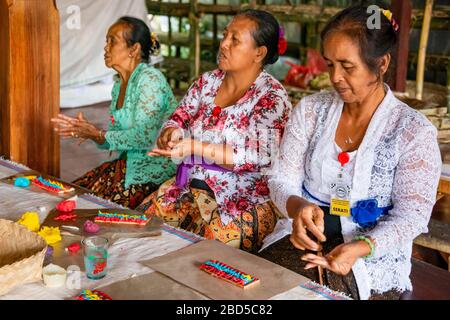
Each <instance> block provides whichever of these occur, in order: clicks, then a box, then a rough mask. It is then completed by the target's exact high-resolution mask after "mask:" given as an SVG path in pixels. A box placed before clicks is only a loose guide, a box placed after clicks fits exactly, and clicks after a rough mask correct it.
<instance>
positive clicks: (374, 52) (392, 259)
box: [260, 6, 442, 299]
mask: <svg viewBox="0 0 450 320" xmlns="http://www.w3.org/2000/svg"><path fill="white" fill-rule="evenodd" d="M369 16H370V14H369V13H367V7H363V6H357V7H351V8H347V9H345V10H343V11H341V12H340V13H338V14H337V15H336V16H335V17H333V18H332V19H331V21H330V22H329V23H328V24H327V26H326V27H325V28H324V30H323V32H322V34H321V37H322V46H323V48H322V49H323V55H324V58H325V60H326V61H327V63H328V66H329V71H330V77H331V80H332V83H333V86H334V89H335V91H333V92H323V93H318V94H315V95H312V96H308V97H306V98H304V99H303V100H302V101H301V102H300V103H299V105H298V106H297V107H296V108H294V110H293V112H292V116H291V118H290V120H289V121H288V124H287V125H286V131H285V135H284V138H283V141H282V145H281V149H280V157H279V161H278V163H277V164H276V165H275V166H274V167H273V176H272V177H271V179H270V180H269V188H270V192H271V198H272V200H273V201H274V203H275V204H276V205H277V207H278V208H279V209H280V211H281V212H282V213H283V214H284V215H285V217H286V218H288V219H282V220H280V221H279V222H278V224H277V226H276V228H275V230H274V232H273V233H272V234H271V235H269V236H268V237H266V239H265V241H264V246H263V250H262V252H260V255H261V256H263V257H265V258H267V259H269V260H272V261H275V262H277V263H280V264H282V265H285V266H286V267H288V268H290V269H293V270H294V271H297V272H299V273H302V274H304V275H306V276H308V277H310V278H312V279H315V280H316V281H319V279H320V278H322V280H323V282H324V284H325V285H327V286H329V287H331V288H332V289H335V290H339V291H343V292H346V293H347V294H349V295H351V296H352V297H353V298H356V299H398V298H399V297H400V294H401V292H403V291H405V290H411V289H412V285H411V281H410V279H409V274H410V271H411V261H410V260H411V251H412V243H413V240H414V238H415V237H417V236H418V235H419V234H421V233H423V232H426V231H427V225H428V222H429V219H430V215H431V211H432V208H433V205H434V203H435V198H436V190H437V184H438V181H439V177H440V170H441V164H442V163H441V158H440V152H439V147H438V144H437V132H436V129H435V128H434V127H433V125H432V124H431V123H430V122H429V121H428V120H427V119H426V117H425V116H423V115H422V114H420V113H419V112H417V111H415V110H413V109H411V108H410V107H408V106H407V105H406V104H404V103H402V102H401V101H399V100H398V99H397V98H396V97H394V95H393V93H392V92H391V90H390V89H389V87H388V86H387V85H386V84H384V82H383V78H384V77H385V75H386V72H387V70H388V67H389V65H390V64H391V63H390V62H391V58H392V56H391V50H392V49H393V48H394V47H395V43H396V37H397V35H396V31H397V29H398V26H397V25H396V24H395V21H394V20H393V19H392V15H391V13H390V12H389V11H386V10H380V20H379V21H380V25H379V26H378V28H377V26H375V28H374V29H369V28H368V24H367V20H368V18H369ZM287 177H289V178H288V179H287ZM298 249H300V250H301V251H299V250H298ZM305 249H306V250H307V252H305V251H303V250H305ZM319 274H322V276H320V277H319Z"/></svg>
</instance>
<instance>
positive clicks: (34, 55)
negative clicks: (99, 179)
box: [0, 0, 60, 176]
mask: <svg viewBox="0 0 450 320" xmlns="http://www.w3.org/2000/svg"><path fill="white" fill-rule="evenodd" d="M0 25H1V29H0V30H1V32H0V52H1V54H0V66H1V72H0V114H1V115H0V119H1V123H0V126H1V144H0V154H1V155H3V156H6V157H7V158H9V159H11V160H13V161H17V162H20V163H23V164H25V165H27V166H29V167H30V168H32V169H35V170H38V171H41V172H43V173H48V174H51V175H54V176H58V175H59V157H60V156H59V137H58V136H57V135H56V134H55V133H54V131H53V128H52V125H51V122H50V119H51V118H52V117H54V116H56V115H57V114H58V113H59V14H58V10H57V8H56V4H55V0H39V1H27V0H0Z"/></svg>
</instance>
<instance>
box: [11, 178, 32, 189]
mask: <svg viewBox="0 0 450 320" xmlns="http://www.w3.org/2000/svg"><path fill="white" fill-rule="evenodd" d="M14 186H15V187H20V188H26V187H29V186H30V180H28V179H27V178H23V177H18V178H16V179H15V180H14Z"/></svg>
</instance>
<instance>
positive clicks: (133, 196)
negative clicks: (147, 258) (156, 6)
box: [52, 17, 177, 209]
mask: <svg viewBox="0 0 450 320" xmlns="http://www.w3.org/2000/svg"><path fill="white" fill-rule="evenodd" d="M106 40H107V43H106V46H105V64H106V66H107V67H109V68H113V69H114V70H116V71H117V72H118V75H117V76H116V77H115V84H114V87H113V90H112V102H111V106H110V121H109V123H108V131H104V130H102V129H99V128H96V127H95V126H94V125H93V124H91V123H90V122H88V121H87V120H85V119H84V117H83V115H82V114H81V113H80V115H79V116H78V118H76V119H74V118H70V117H67V116H64V115H61V114H60V115H59V116H58V117H57V118H54V119H52V121H53V122H55V123H56V124H57V126H58V127H57V128H55V130H56V131H58V132H59V134H60V135H61V136H63V137H69V138H70V137H72V138H80V139H81V141H80V142H83V141H84V140H86V139H91V140H93V141H94V142H96V143H97V144H98V147H99V148H102V149H109V150H111V151H118V152H119V153H120V157H119V159H117V160H114V161H110V162H105V163H103V164H102V165H100V166H99V167H97V168H95V169H93V170H91V171H89V172H88V173H86V174H85V175H84V176H82V177H81V178H78V179H77V180H75V181H74V183H76V184H78V185H80V186H82V187H85V188H88V189H91V190H92V191H93V192H94V193H95V194H96V195H97V196H99V197H102V198H105V199H108V200H111V201H114V202H117V203H119V204H121V205H124V206H127V207H130V208H133V209H134V208H135V207H136V206H137V205H139V203H141V202H142V200H143V199H144V198H145V197H146V196H148V195H149V194H151V193H152V192H154V191H155V190H157V189H158V187H159V186H160V184H161V183H162V182H164V181H165V180H167V179H168V178H170V177H173V175H174V174H175V169H176V166H175V165H174V163H173V162H172V161H170V160H169V159H164V158H161V157H148V156H147V151H148V149H149V148H150V147H152V145H154V143H155V140H156V137H157V134H158V132H159V130H160V129H161V125H162V123H163V122H164V121H166V120H167V118H168V117H169V115H170V114H171V113H172V112H173V110H174V109H175V107H176V103H177V102H176V100H175V97H174V96H173V94H172V90H171V88H170V86H169V84H168V83H167V81H166V79H165V78H164V76H163V75H162V73H161V72H160V71H158V70H157V69H155V68H153V67H152V66H150V65H148V62H149V59H150V55H152V54H155V53H157V51H158V49H159V43H158V41H157V40H156V37H155V36H154V35H153V34H150V30H149V28H148V27H147V25H146V24H145V23H144V22H143V21H142V20H139V19H136V18H132V17H122V18H120V19H119V20H118V21H117V22H116V23H115V24H113V25H112V26H111V27H110V29H109V31H108V35H107V38H106Z"/></svg>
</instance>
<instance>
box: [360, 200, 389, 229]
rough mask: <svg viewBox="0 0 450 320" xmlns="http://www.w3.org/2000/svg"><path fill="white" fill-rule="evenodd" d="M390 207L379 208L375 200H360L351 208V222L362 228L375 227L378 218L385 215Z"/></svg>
mask: <svg viewBox="0 0 450 320" xmlns="http://www.w3.org/2000/svg"><path fill="white" fill-rule="evenodd" d="M390 209H392V206H389V207H385V208H380V207H378V201H377V199H367V200H361V201H358V202H357V203H356V207H354V208H352V218H353V222H355V223H357V224H359V225H360V226H361V227H363V228H369V227H373V226H374V225H376V223H377V220H378V218H379V217H380V216H381V215H383V214H387V213H388V211H389V210H390Z"/></svg>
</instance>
